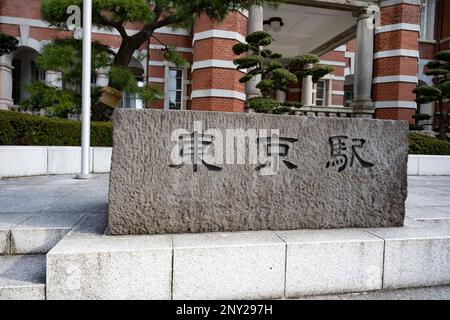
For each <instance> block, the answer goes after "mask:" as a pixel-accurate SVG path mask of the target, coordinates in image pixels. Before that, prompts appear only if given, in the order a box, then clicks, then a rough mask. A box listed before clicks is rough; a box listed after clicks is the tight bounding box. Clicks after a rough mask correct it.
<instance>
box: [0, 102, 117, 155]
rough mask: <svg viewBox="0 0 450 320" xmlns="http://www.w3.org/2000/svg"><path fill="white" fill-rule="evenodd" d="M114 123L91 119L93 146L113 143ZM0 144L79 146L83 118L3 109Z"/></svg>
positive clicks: (0, 113) (105, 145)
mask: <svg viewBox="0 0 450 320" xmlns="http://www.w3.org/2000/svg"><path fill="white" fill-rule="evenodd" d="M112 127H113V126H112V123H110V122H92V123H91V144H92V146H93V147H111V146H112ZM0 145H21V146H80V145H81V122H80V121H71V120H62V119H52V118H47V117H42V116H33V115H29V114H24V113H17V112H11V111H0Z"/></svg>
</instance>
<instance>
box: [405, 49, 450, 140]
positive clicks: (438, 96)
mask: <svg viewBox="0 0 450 320" xmlns="http://www.w3.org/2000/svg"><path fill="white" fill-rule="evenodd" d="M426 67H427V69H428V70H427V71H425V74H426V75H427V76H431V77H433V78H434V85H432V86H429V85H424V86H419V87H417V88H416V89H415V90H414V93H415V94H416V95H417V100H416V101H417V103H419V104H422V103H433V102H435V103H436V104H437V107H438V108H437V109H438V112H437V113H436V114H435V115H436V117H437V118H438V119H439V139H441V140H447V139H448V137H447V131H448V128H449V125H450V117H449V111H445V110H444V109H445V108H444V107H445V102H446V100H448V99H450V51H441V52H439V53H437V54H436V56H435V58H434V60H433V61H430V62H428V63H427V65H426Z"/></svg>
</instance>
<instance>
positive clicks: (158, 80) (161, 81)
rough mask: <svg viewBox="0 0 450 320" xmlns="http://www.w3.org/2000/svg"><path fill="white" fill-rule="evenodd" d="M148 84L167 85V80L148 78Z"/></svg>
mask: <svg viewBox="0 0 450 320" xmlns="http://www.w3.org/2000/svg"><path fill="white" fill-rule="evenodd" d="M148 82H153V83H166V79H165V78H152V77H150V78H148Z"/></svg>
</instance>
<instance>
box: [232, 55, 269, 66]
mask: <svg viewBox="0 0 450 320" xmlns="http://www.w3.org/2000/svg"><path fill="white" fill-rule="evenodd" d="M263 61H264V58H263V57H261V56H260V55H257V54H250V55H248V56H244V57H241V58H238V59H236V60H234V64H235V65H237V66H238V67H237V68H238V69H239V70H242V69H248V68H254V67H257V66H258V65H259V64H261V63H262V62H263Z"/></svg>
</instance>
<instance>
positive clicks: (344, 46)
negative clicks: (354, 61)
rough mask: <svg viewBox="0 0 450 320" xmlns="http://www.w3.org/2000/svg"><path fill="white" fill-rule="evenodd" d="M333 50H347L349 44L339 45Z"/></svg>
mask: <svg viewBox="0 0 450 320" xmlns="http://www.w3.org/2000/svg"><path fill="white" fill-rule="evenodd" d="M333 51H337V52H347V45H346V44H343V45H341V46H339V47H337V48H336V49H334V50H333Z"/></svg>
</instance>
